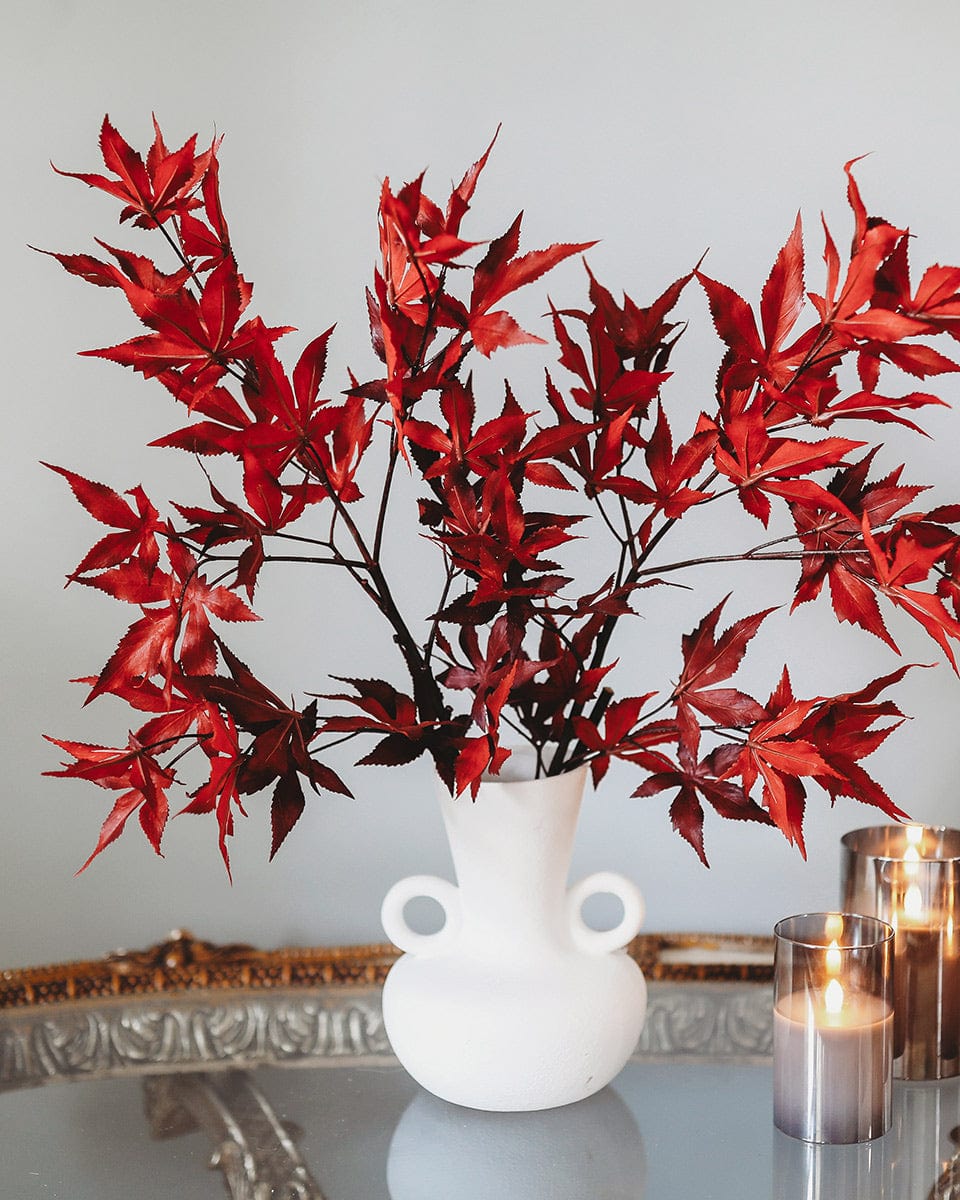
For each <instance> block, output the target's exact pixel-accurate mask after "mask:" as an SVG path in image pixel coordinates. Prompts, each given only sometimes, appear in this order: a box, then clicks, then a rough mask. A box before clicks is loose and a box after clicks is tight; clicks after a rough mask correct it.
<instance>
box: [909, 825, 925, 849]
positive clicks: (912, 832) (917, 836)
mask: <svg viewBox="0 0 960 1200" xmlns="http://www.w3.org/2000/svg"><path fill="white" fill-rule="evenodd" d="M906 834H907V845H908V846H914V847H919V846H920V843H921V842H922V841H923V826H922V825H908V826H907V829H906Z"/></svg>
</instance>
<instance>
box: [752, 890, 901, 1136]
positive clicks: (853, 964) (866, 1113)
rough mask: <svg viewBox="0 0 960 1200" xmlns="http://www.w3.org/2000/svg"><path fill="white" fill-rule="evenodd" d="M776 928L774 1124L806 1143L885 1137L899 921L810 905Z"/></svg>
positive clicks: (888, 1123)
mask: <svg viewBox="0 0 960 1200" xmlns="http://www.w3.org/2000/svg"><path fill="white" fill-rule="evenodd" d="M774 935H775V937H774V942H775V949H774V985H773V987H774V992H773V1003H774V1011H773V1080H774V1082H773V1119H774V1124H775V1125H776V1127H777V1128H778V1129H780V1130H781V1131H782V1132H783V1133H786V1134H789V1135H790V1136H791V1137H795V1138H800V1139H802V1140H804V1141H808V1142H821V1143H832V1144H850V1143H853V1142H864V1141H869V1140H871V1139H872V1138H876V1137H880V1136H881V1135H882V1134H884V1133H886V1132H887V1130H888V1129H889V1128H890V1120H891V1112H892V1092H893V1088H892V1080H893V974H892V967H893V938H894V933H893V929H892V928H891V927H890V926H889V925H888V924H886V922H884V921H880V920H877V919H876V918H875V917H864V916H859V915H852V914H848V913H806V914H804V915H801V916H795V917H787V918H786V919H785V920H783V921H780V922H779V923H778V925H777V926H776V928H775V929H774Z"/></svg>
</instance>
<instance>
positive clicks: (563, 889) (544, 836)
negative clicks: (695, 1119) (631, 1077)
mask: <svg viewBox="0 0 960 1200" xmlns="http://www.w3.org/2000/svg"><path fill="white" fill-rule="evenodd" d="M585 781H586V768H583V769H580V770H577V771H574V772H571V773H569V774H566V775H560V776H554V777H550V778H545V779H536V780H527V781H524V782H502V781H500V780H490V781H485V782H483V783H482V784H481V785H480V792H479V795H478V796H477V799H476V800H475V801H474V800H471V798H470V796H469V794H466V795H463V796H460V797H458V798H457V799H453V798H452V797H451V796H450V794H449V793H448V792H447V791H446V789H444V788H440V805H441V810H442V813H443V818H444V823H445V825H446V829H447V835H448V837H449V840H450V848H451V852H452V855H453V863H454V868H455V871H456V876H457V886H454V885H453V884H452V883H449V882H448V881H447V880H444V879H439V878H437V877H436V876H432V875H414V876H410V877H409V878H407V879H403V880H401V881H400V882H399V883H397V884H395V885H394V886H393V888H391V889H390V891H389V892H388V893H387V896H386V898H385V899H384V902H383V908H382V911H381V917H382V921H383V927H384V930H385V931H386V934H387V936H388V937H389V938H390V940H391V941H392V942H393V943H394V944H395V945H396V946H398V947H399V948H400V949H401V950H402V951H404V954H403V955H402V957H401V958H400V959H399V960H398V961H397V963H396V964H395V965H394V966H393V968H392V969H391V971H390V973H389V975H388V977H387V981H386V984H385V986H384V990H383V1018H384V1024H385V1027H386V1032H387V1036H388V1038H389V1039H390V1043H391V1046H392V1047H393V1050H394V1052H395V1054H396V1055H397V1057H398V1058H399V1060H400V1062H401V1063H402V1064H403V1066H404V1067H405V1068H406V1069H407V1071H408V1072H409V1073H410V1074H411V1075H412V1076H413V1077H414V1079H416V1080H417V1082H418V1083H420V1084H421V1085H422V1086H423V1087H425V1088H426V1089H427V1090H428V1091H430V1092H432V1093H433V1094H434V1095H436V1096H439V1097H440V1098H441V1099H444V1100H448V1101H451V1102H453V1103H455V1104H462V1105H465V1106H467V1107H469V1108H478V1109H486V1110H490V1111H499V1112H507V1111H518V1110H528V1111H529V1110H536V1109H546V1108H554V1107H556V1106H557V1105H561V1104H570V1103H573V1102H574V1101H577V1100H582V1099H584V1098H585V1097H586V1096H590V1095H592V1094H593V1093H594V1092H597V1091H599V1090H600V1089H601V1088H603V1087H605V1086H606V1085H607V1084H608V1083H609V1082H610V1081H611V1079H613V1078H614V1076H616V1075H617V1074H618V1073H619V1072H620V1070H621V1069H622V1067H623V1066H624V1065H625V1064H626V1062H627V1059H628V1058H629V1057H630V1055H631V1054H632V1052H633V1050H634V1048H635V1046H636V1044H637V1039H638V1038H639V1036H640V1031H641V1029H642V1027H643V1021H644V1017H645V1015H646V1001H647V992H646V983H645V981H644V978H643V974H642V973H641V971H640V968H639V967H638V966H637V964H636V963H635V962H634V961H633V959H631V958H630V957H629V956H628V955H627V954H626V953H625V951H624V949H623V947H625V946H626V944H627V943H628V942H629V941H630V940H631V938H633V937H634V935H635V934H636V932H637V930H638V929H639V928H640V925H641V922H642V920H643V901H642V899H641V896H640V893H639V891H638V890H637V888H636V887H635V886H634V885H633V884H632V883H631V882H630V881H629V880H627V879H625V878H624V877H623V876H621V875H616V874H614V873H612V872H599V873H597V874H595V875H591V876H589V877H588V878H586V879H583V880H581V882H580V883H578V884H577V885H576V886H574V887H572V888H570V889H569V891H568V890H567V886H566V881H567V873H568V870H569V867H570V858H571V854H572V850H573V838H574V833H575V830H576V824H577V817H578V815H579V811H580V803H581V799H582V796H583V788H584V784H585ZM596 893H611V894H613V895H614V896H616V897H618V898H619V899H620V901H621V903H622V905H623V917H622V919H621V920H620V922H619V924H618V925H617V926H616V927H615V928H613V929H608V930H602V931H598V930H594V929H591V928H589V927H588V926H587V925H586V924H585V922H584V920H583V917H582V914H581V909H582V906H583V903H584V901H585V900H586V899H587V897H588V896H591V895H594V894H596ZM416 896H429V897H432V898H433V899H434V900H436V901H437V902H438V903H439V904H440V905H441V906H442V908H443V910H444V913H445V916H446V920H445V924H444V926H443V928H442V929H440V930H439V931H438V932H436V933H433V934H421V933H417V932H415V931H414V930H413V929H411V928H410V926H409V925H408V923H407V921H406V918H405V916H404V908H405V906H406V904H407V903H408V902H409V901H410V900H411V899H413V898H414V897H416Z"/></svg>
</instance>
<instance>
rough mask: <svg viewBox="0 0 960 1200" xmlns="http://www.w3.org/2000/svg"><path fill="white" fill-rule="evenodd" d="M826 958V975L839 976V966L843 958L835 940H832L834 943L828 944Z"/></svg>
mask: <svg viewBox="0 0 960 1200" xmlns="http://www.w3.org/2000/svg"><path fill="white" fill-rule="evenodd" d="M826 957H827V974H828V975H839V974H840V964H841V963H842V962H843V958H842V956H841V954H840V947H839V946H838V945H837V943H836V939H834V941H832V942H831V943H830V945H829V946H828V947H827V956H826Z"/></svg>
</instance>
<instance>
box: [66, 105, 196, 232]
mask: <svg viewBox="0 0 960 1200" xmlns="http://www.w3.org/2000/svg"><path fill="white" fill-rule="evenodd" d="M153 127H154V140H153V145H152V146H151V147H150V150H149V152H148V154H147V160H146V162H144V160H143V159H142V158H141V156H140V155H139V154H138V153H137V152H136V151H135V150H133V149H132V148H131V147H130V146H129V145H128V143H127V142H126V141H124V139H123V138H122V137H121V136H120V134H119V133H118V132H117V131H116V129H115V128H114V127H113V125H112V124H111V123H110V118H109V117H104V119H103V125H102V127H101V130H100V150H101V152H102V154H103V162H104V166H106V168H107V170H108V171H111V172H112V173H113V175H114V176H115V178H113V179H109V178H107V177H106V176H103V175H90V174H82V173H80V172H77V171H60V170H58V169H57V168H56V167H54V170H55V171H57V174H58V175H66V176H68V177H69V178H71V179H79V180H81V181H82V182H83V183H86V184H88V185H89V186H90V187H94V188H98V189H100V191H104V192H107V193H108V194H109V195H111V196H115V197H116V198H117V199H119V200H122V201H124V204H125V207H124V208H123V211H122V212H121V213H120V220H121V221H128V220H130V219H131V218H132V219H133V223H134V225H139V226H141V227H142V228H144V229H149V228H150V227H151V226H153V225H162V224H163V223H164V222H165V221H167V220H168V219H169V218H170V217H172V216H174V215H176V214H179V213H183V212H187V211H189V210H190V209H191V208H197V207H199V205H200V203H201V201H200V200H199V199H198V198H196V197H195V196H194V195H193V193H194V191H195V189H196V187H197V184H198V183H199V182H200V179H201V178H202V176H203V174H204V172H205V171H206V170H207V168H208V166H209V165H210V162H211V160H212V158H213V155H214V153H215V150H216V148H217V144H218V143H217V142H216V141H215V142H214V143H213V145H212V146H211V147H210V149H209V150H207V151H205V152H204V153H202V154H199V155H198V154H196V153H195V149H196V144H197V135H196V134H194V135H193V136H192V137H190V138H188V139H187V141H186V142H185V143H184V144H183V145H182V146H181V147H180V149H179V150H174V151H170V150H168V149H167V147H166V145H165V144H164V141H163V135H162V134H161V133H160V127H159V126H158V125H157V122H156V118H154V122H153Z"/></svg>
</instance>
